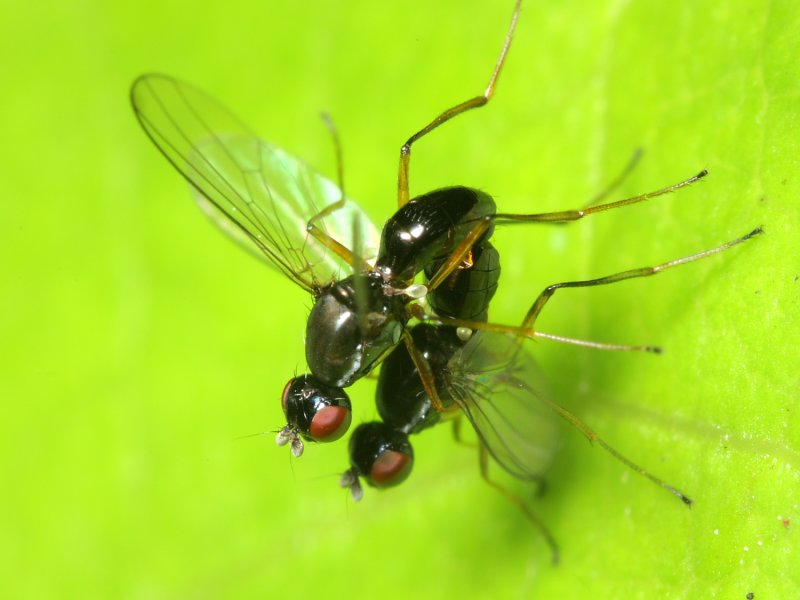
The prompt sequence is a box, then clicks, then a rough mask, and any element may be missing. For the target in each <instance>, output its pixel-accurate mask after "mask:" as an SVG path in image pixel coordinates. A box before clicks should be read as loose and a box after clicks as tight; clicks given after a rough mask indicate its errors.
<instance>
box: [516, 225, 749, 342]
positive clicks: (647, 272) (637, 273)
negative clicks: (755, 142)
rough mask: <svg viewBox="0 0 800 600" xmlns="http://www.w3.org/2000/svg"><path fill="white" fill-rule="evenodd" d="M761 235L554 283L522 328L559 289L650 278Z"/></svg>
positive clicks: (529, 323) (743, 237)
mask: <svg viewBox="0 0 800 600" xmlns="http://www.w3.org/2000/svg"><path fill="white" fill-rule="evenodd" d="M761 233H763V230H762V229H761V228H760V227H758V228H756V229H754V230H753V231H751V232H749V233H747V234H746V235H743V236H742V237H739V238H736V239H735V240H731V241H729V242H726V243H724V244H721V245H719V246H717V247H715V248H711V249H710V250H704V251H702V252H698V253H696V254H691V255H689V256H684V257H682V258H676V259H675V260H670V261H668V262H665V263H661V264H660V265H656V266H654V267H641V268H638V269H630V270H628V271H622V272H620V273H614V274H613V275H607V276H605V277H600V278H598V279H589V280H586V281H565V282H562V283H554V284H553V285H549V286H547V287H546V288H545V289H544V290H543V291H542V293H541V294H539V296H538V297H537V298H536V300H535V301H534V303H533V305H532V306H531V308H530V309H529V310H528V313H527V314H526V315H525V319H524V320H523V321H522V327H525V328H532V327H533V325H534V323H535V322H536V319H537V318H538V316H539V313H541V312H542V309H543V308H544V305H545V304H546V303H547V301H548V300H550V298H551V297H552V296H553V294H555V293H556V290H559V289H561V288H577V287H593V286H596V285H607V284H609V283H616V282H618V281H625V280H626V279H635V278H638V277H650V276H651V275H655V274H657V273H660V272H661V271H666V270H667V269H670V268H672V267H677V266H680V265H685V264H687V263H690V262H694V261H696V260H700V259H702V258H706V257H708V256H712V255H714V254H717V253H719V252H722V251H724V250H727V249H728V248H731V247H733V246H736V245H737V244H741V243H742V242H746V241H747V240H749V239H750V238H752V237H754V236H756V235H759V234H761Z"/></svg>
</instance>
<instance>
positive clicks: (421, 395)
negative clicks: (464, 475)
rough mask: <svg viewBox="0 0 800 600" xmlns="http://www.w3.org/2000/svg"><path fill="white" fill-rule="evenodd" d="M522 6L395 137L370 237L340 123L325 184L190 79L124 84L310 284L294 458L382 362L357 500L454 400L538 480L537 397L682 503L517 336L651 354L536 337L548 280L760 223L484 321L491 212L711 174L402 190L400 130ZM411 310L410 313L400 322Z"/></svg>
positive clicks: (192, 164)
mask: <svg viewBox="0 0 800 600" xmlns="http://www.w3.org/2000/svg"><path fill="white" fill-rule="evenodd" d="M519 11H520V0H517V2H516V4H515V7H514V13H513V16H512V20H511V25H510V27H509V29H508V32H507V34H506V37H505V42H504V44H503V47H502V50H501V52H500V56H499V58H498V61H497V64H496V66H495V69H494V71H493V73H492V76H491V79H490V82H489V85H488V87H487V88H486V91H485V92H484V93H483V94H482V95H480V96H477V97H475V98H472V99H470V100H467V101H465V102H462V103H460V104H457V105H456V106H454V107H452V108H450V109H448V110H446V111H444V112H443V113H441V114H440V115H439V116H437V117H436V118H435V119H434V120H433V121H431V122H430V123H429V124H428V125H426V126H425V127H424V128H422V129H421V130H419V131H418V132H417V133H415V134H414V135H412V136H411V137H410V138H409V139H408V141H407V142H406V143H405V144H404V145H403V146H402V149H401V152H400V168H399V174H398V186H397V187H398V194H397V196H398V200H397V204H398V210H397V212H396V213H395V214H394V215H393V216H392V217H391V218H390V219H388V220H387V221H386V223H385V225H384V227H383V231H382V232H381V234H380V235H378V233H377V230H376V229H375V228H374V227H373V226H372V225H371V224H370V222H369V219H368V218H367V217H366V215H365V214H364V213H363V212H362V211H361V210H360V209H359V208H358V206H357V205H355V204H354V203H353V202H351V201H350V200H348V199H347V198H346V197H345V195H344V191H343V190H344V186H343V183H342V179H343V177H342V172H343V169H342V162H341V151H340V148H339V141H338V138H337V136H336V135H335V132H334V136H333V137H334V142H335V147H336V150H337V152H336V154H337V163H338V174H339V181H338V186H337V185H335V184H333V183H331V182H330V181H329V180H327V179H325V178H324V177H322V176H321V175H319V174H318V173H317V172H315V171H314V170H312V169H311V168H309V167H308V166H306V165H305V164H304V163H302V162H301V161H299V160H297V159H296V158H294V157H292V156H290V155H289V154H287V153H286V152H284V151H283V150H281V149H279V148H276V147H274V146H272V145H270V144H269V143H267V142H265V141H264V140H262V139H260V138H259V137H258V136H257V135H255V134H254V133H253V132H252V131H251V130H250V129H249V128H248V127H247V126H246V125H245V124H243V123H242V122H241V121H239V120H238V119H237V118H236V117H235V116H233V115H232V114H231V113H230V112H229V111H228V110H227V109H226V108H224V107H223V106H221V105H220V104H218V103H217V102H216V101H215V100H213V99H212V98H210V97H209V96H207V95H205V94H204V93H203V92H201V91H199V90H197V89H196V88H194V87H192V86H190V85H188V84H186V83H183V82H180V81H178V80H175V79H173V78H171V77H168V76H164V75H155V74H151V75H144V76H142V77H140V78H139V79H137V80H136V81H135V82H134V84H133V87H132V89H131V100H132V103H133V108H134V111H135V113H136V116H137V118H138V119H139V122H140V123H141V125H142V127H143V128H144V130H145V132H146V133H147V135H148V136H149V137H150V138H151V139H152V141H153V142H154V143H155V144H156V146H157V147H158V148H159V150H161V152H162V153H163V154H164V155H165V156H166V158H167V159H168V160H169V161H170V162H171V163H172V165H173V166H174V167H175V168H176V169H177V170H178V171H179V172H180V173H181V174H182V175H183V176H184V177H185V178H186V179H187V180H188V182H189V183H190V184H191V186H192V188H193V190H194V192H195V197H196V199H197V201H198V202H199V204H200V206H201V208H203V210H204V211H205V212H206V213H207V214H208V215H209V216H210V217H211V218H212V220H214V221H215V222H216V223H217V225H218V226H219V227H220V228H221V229H223V231H225V232H226V233H227V234H228V235H230V236H231V237H232V238H233V239H234V240H236V241H237V242H239V243H241V244H242V245H244V246H245V247H246V248H248V249H249V250H251V251H254V253H255V254H256V255H257V256H259V257H261V258H263V259H264V260H265V261H266V262H267V263H268V264H270V265H271V266H272V267H274V268H276V269H277V270H279V271H280V272H282V273H283V274H284V275H285V276H287V277H289V278H290V279H292V280H293V281H294V282H295V283H297V284H298V285H299V286H300V287H301V288H303V289H304V290H306V291H307V292H309V293H310V294H311V295H312V297H313V298H314V306H313V308H312V310H311V313H310V315H309V319H308V323H307V330H306V361H307V363H308V366H309V371H310V373H308V374H304V375H301V376H300V377H295V378H293V379H291V380H290V381H289V382H288V383H287V384H286V386H285V389H284V392H283V395H282V406H283V410H284V413H285V415H286V418H287V421H288V423H287V425H286V426H285V427H283V428H282V429H281V431H280V432H279V434H278V442H279V443H280V444H286V443H288V444H289V445H290V446H291V448H292V451H293V453H294V454H295V455H296V456H299V455H300V454H301V452H302V450H303V441H302V440H303V439H305V440H307V441H319V442H326V441H333V440H336V439H338V438H340V437H341V436H342V435H343V434H344V433H345V432H346V430H347V429H348V427H349V425H350V420H351V413H350V408H351V405H350V399H349V397H348V395H347V393H346V392H345V391H344V388H346V387H349V386H350V385H352V384H353V383H355V382H356V381H357V380H358V379H360V378H362V377H363V376H365V375H367V374H368V373H370V372H371V371H372V370H373V369H374V368H375V367H377V366H378V365H380V364H381V363H384V366H383V368H382V370H381V373H380V377H379V381H378V391H377V407H378V412H379V414H380V416H381V418H382V422H375V423H371V424H366V425H362V426H361V427H359V428H358V429H356V431H355V432H354V434H353V436H352V437H351V440H350V462H351V468H350V470H348V471H347V472H346V473H345V475H344V476H343V479H342V483H343V485H346V486H348V487H350V489H351V491H352V492H353V495H354V497H356V498H358V497H360V495H361V488H360V485H359V480H360V479H364V480H365V481H366V482H367V483H369V484H370V485H374V486H378V487H385V486H389V485H393V484H396V483H399V482H400V481H402V480H403V479H404V478H405V477H406V476H407V475H408V473H409V471H410V468H411V464H412V459H413V453H412V451H411V446H410V444H409V443H408V435H409V434H411V433H416V432H419V431H421V430H422V429H424V428H426V427H428V426H430V425H432V424H434V423H436V422H438V421H439V420H441V418H442V417H452V416H460V415H465V416H466V417H467V418H468V419H469V421H470V422H471V423H472V425H473V426H474V428H475V431H476V432H477V435H478V438H479V446H480V448H481V472H482V474H483V475H484V477H485V478H486V479H487V481H488V475H487V455H491V456H492V457H493V458H494V459H495V460H496V461H497V462H498V463H499V464H500V465H501V466H502V467H503V468H504V469H505V470H506V471H508V472H509V473H510V474H512V475H514V476H516V477H518V478H522V479H528V480H538V479H539V477H540V476H541V472H542V470H543V468H544V466H545V463H546V460H545V458H546V455H547V452H546V451H545V450H543V449H546V448H548V447H550V446H552V443H551V441H550V440H549V436H550V433H549V432H550V431H551V430H550V429H549V426H547V425H546V423H547V419H546V418H544V417H543V416H542V408H543V407H544V408H545V409H549V410H550V411H552V412H555V413H556V414H559V415H560V416H561V417H563V418H565V419H566V420H567V421H569V422H570V423H571V424H572V425H574V426H575V427H576V428H578V430H579V431H581V432H582V433H583V434H584V435H585V436H586V437H587V438H588V439H589V440H590V441H593V442H597V443H598V444H599V445H601V446H602V447H603V448H604V449H606V450H607V451H608V452H610V453H611V454H612V455H613V456H615V457H616V458H617V459H619V460H621V461H622V462H624V463H625V464H627V465H628V466H629V467H631V468H632V469H634V470H635V471H637V472H638V473H640V474H642V475H644V476H646V477H648V478H650V479H651V480H652V481H654V482H655V483H657V484H658V485H660V486H662V487H664V488H665V489H667V490H668V491H670V492H671V493H673V494H675V495H676V496H678V497H679V498H680V499H681V500H682V501H683V502H684V503H686V504H687V505H688V504H690V503H691V501H690V500H689V499H688V498H687V497H686V496H685V495H684V494H683V493H681V492H679V491H678V490H677V489H675V488H673V487H672V486H670V485H668V484H666V483H665V482H663V481H662V480H660V479H658V478H656V477H654V476H653V475H651V474H649V473H648V472H647V471H645V470H644V469H642V468H640V467H638V466H637V465H635V464H634V463H632V462H631V461H629V460H628V459H627V458H625V457H623V456H622V455H621V454H619V453H618V452H617V451H616V450H614V449H613V448H612V447H611V446H609V445H608V444H606V443H605V442H604V441H603V440H601V439H600V438H599V437H598V436H597V435H596V434H595V433H594V432H593V431H592V430H591V429H590V428H589V427H587V426H586V425H585V424H584V423H582V422H581V421H580V420H579V419H578V418H577V417H575V416H574V415H572V414H571V413H569V412H567V411H566V410H564V409H563V408H561V407H560V406H558V405H557V404H556V403H554V402H552V401H551V400H549V399H548V397H547V395H546V394H544V393H543V391H542V385H541V380H540V378H539V377H538V374H537V371H536V368H535V364H534V363H533V361H532V359H531V358H530V356H529V355H528V354H527V352H526V350H525V348H524V344H525V342H524V340H525V339H528V338H546V339H554V340H557V341H562V342H567V343H573V344H577V345H584V346H590V347H595V348H600V349H606V350H642V351H658V349H657V348H654V347H651V346H624V345H618V344H606V343H598V342H589V341H584V340H577V339H572V338H565V337H563V336H557V335H550V334H545V333H543V332H540V331H538V330H536V329H535V323H536V320H537V317H538V316H539V314H540V313H541V311H542V309H543V308H544V306H545V304H546V303H547V301H548V300H549V298H550V297H552V295H553V294H554V293H555V291H556V290H557V289H560V288H566V287H589V286H595V285H605V284H609V283H614V282H617V281H622V280H625V279H631V278H635V277H644V276H648V275H654V274H655V273H658V272H660V271H662V270H665V269H667V268H670V267H673V266H677V265H680V264H684V263H687V262H691V261H694V260H698V259H700V258H704V257H706V256H709V255H711V254H715V253H717V252H720V251H722V250H725V249H727V248H729V247H731V246H733V245H735V244H738V243H740V242H742V241H745V240H747V239H749V238H750V237H752V236H753V235H755V234H757V233H760V229H756V230H754V231H752V232H750V233H749V234H747V235H745V236H743V237H741V238H738V239H735V240H733V241H730V242H728V243H726V244H723V245H721V246H718V247H716V248H713V249H710V250H706V251H704V252H700V253H697V254H693V255H691V256H687V257H684V258H680V259H677V260H673V261H670V262H667V263H663V264H661V265H658V266H656V267H647V268H640V269H633V270H630V271H625V272H622V273H616V274H613V275H609V276H606V277H601V278H598V279H592V280H587V281H570V282H563V283H557V284H554V285H551V286H548V287H547V288H545V289H544V291H543V292H542V293H541V294H540V295H539V296H538V297H536V298H535V299H534V300H533V302H532V304H531V306H530V307H529V309H528V311H527V313H526V314H525V317H524V319H523V320H522V322H521V324H519V325H513V326H508V325H499V324H494V323H491V322H489V321H488V318H487V313H488V307H489V302H490V300H491V298H492V295H493V293H494V290H495V289H496V287H497V280H498V277H499V263H498V256H499V255H498V253H497V251H496V250H495V249H494V247H493V246H492V245H491V243H490V242H489V238H490V237H491V235H492V234H493V231H494V227H495V225H502V224H508V223H524V222H527V223H564V222H570V221H575V220H578V219H581V218H583V217H585V216H588V215H590V214H593V213H597V212H601V211H606V210H610V209H613V208H619V207H622V206H627V205H630V204H635V203H638V202H642V201H645V200H648V199H650V198H653V197H655V196H659V195H662V194H666V193H669V192H673V191H675V190H677V189H679V188H681V187H684V186H687V185H689V184H691V183H693V182H695V181H697V180H698V179H700V178H702V177H703V176H705V174H706V172H705V171H703V172H701V173H699V174H698V175H696V176H694V177H691V178H689V179H687V180H685V181H682V182H680V183H677V184H674V185H671V186H668V187H666V188H663V189H660V190H658V191H655V192H651V193H647V194H642V195H639V196H635V197H631V198H626V199H623V200H618V201H615V202H608V203H604V204H599V203H594V204H593V205H591V206H589V207H587V208H584V209H578V210H565V211H560V212H553V213H541V214H511V213H499V212H497V210H496V206H495V203H494V200H493V199H492V198H491V196H489V195H488V194H486V193H484V192H482V191H480V190H476V189H471V188H466V187H446V188H442V189H439V190H436V191H433V192H430V193H427V194H424V195H421V196H417V197H415V198H413V199H411V197H410V194H409V177H408V173H409V163H410V156H411V148H412V145H413V144H414V143H415V142H416V141H417V140H419V139H420V138H422V137H423V136H425V135H427V134H428V133H430V132H431V131H433V130H434V129H435V128H437V127H438V126H439V125H441V124H443V123H445V122H446V121H448V120H450V119H452V118H453V117H455V116H457V115H459V114H461V113H463V112H466V111H468V110H471V109H474V108H478V107H481V106H483V105H485V104H486V103H488V102H489V100H490V99H491V97H492V95H493V93H494V90H495V85H496V83H497V78H498V76H499V74H500V72H501V70H502V67H503V64H504V62H505V59H506V56H507V53H508V49H509V46H510V44H511V40H512V37H513V33H514V29H515V26H516V23H517V18H518V16H519ZM331 131H333V128H332V127H331ZM376 249H377V250H376ZM419 279H423V281H424V283H419V282H418V280H419ZM414 320H415V321H419V322H420V323H419V324H417V325H415V326H413V327H411V326H410V323H411V322H412V321H414ZM490 483H492V485H494V486H495V487H498V488H499V486H497V484H496V483H494V482H491V481H490ZM499 489H501V491H503V493H505V495H506V496H508V497H509V498H510V499H511V500H512V501H514V502H515V503H516V504H518V505H519V506H520V507H521V508H522V509H523V510H524V511H525V513H526V514H527V515H528V517H529V518H530V519H531V520H532V521H533V522H534V523H535V524H536V525H537V527H539V528H540V530H542V532H543V533H544V535H545V537H546V539H547V540H548V542H549V544H550V546H551V549H552V552H553V556H554V557H555V556H556V549H555V543H554V541H553V539H552V536H551V535H550V534H549V533H548V532H547V530H546V529H545V528H544V527H543V525H542V524H541V523H540V522H539V520H538V519H537V518H536V517H535V516H534V515H533V514H532V513H531V512H530V511H529V510H528V509H527V507H526V506H525V504H524V503H523V502H521V501H520V500H519V499H518V498H517V497H516V496H513V495H512V494H510V493H508V492H506V491H505V490H503V489H502V488H499Z"/></svg>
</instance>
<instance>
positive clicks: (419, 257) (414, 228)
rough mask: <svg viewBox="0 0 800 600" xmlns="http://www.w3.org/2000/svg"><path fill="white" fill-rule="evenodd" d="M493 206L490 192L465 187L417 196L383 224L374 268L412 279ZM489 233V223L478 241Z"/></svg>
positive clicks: (494, 209) (461, 236)
mask: <svg viewBox="0 0 800 600" xmlns="http://www.w3.org/2000/svg"><path fill="white" fill-rule="evenodd" d="M496 210H497V208H496V206H495V203H494V200H493V199H492V197H491V196H489V195H488V194H485V193H483V192H481V191H480V190H476V189H472V188H467V187H448V188H442V189H440V190H435V191H433V192H430V193H428V194H424V195H422V196H417V197H416V198H414V199H413V200H411V201H410V202H409V203H408V204H406V205H405V206H403V207H402V208H401V209H400V210H398V211H397V212H396V213H395V214H394V216H393V217H392V218H391V219H389V220H388V221H387V222H386V225H384V227H383V233H382V234H381V246H380V250H379V252H378V259H377V262H376V268H377V270H378V271H380V272H381V273H383V274H384V275H385V276H388V277H391V278H393V279H399V280H411V279H413V277H414V276H415V275H416V274H417V273H419V272H420V271H422V269H423V268H424V267H425V266H426V265H429V264H431V263H432V262H434V261H436V260H437V259H440V258H443V257H445V256H447V255H449V254H450V253H451V252H452V251H453V250H454V249H455V248H456V247H457V246H458V244H459V243H460V242H461V241H462V240H463V239H464V237H465V236H466V235H467V234H468V233H469V232H470V231H472V229H473V227H475V225H476V224H477V223H478V222H479V221H480V220H481V219H484V218H486V217H488V216H490V215H493V214H495V212H496ZM491 235H492V227H491V226H490V227H489V229H488V230H487V231H486V233H485V234H484V235H483V236H482V237H481V239H480V240H477V243H478V244H480V243H481V242H482V241H483V240H486V239H488V238H489V237H490V236H491Z"/></svg>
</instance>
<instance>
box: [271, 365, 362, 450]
mask: <svg viewBox="0 0 800 600" xmlns="http://www.w3.org/2000/svg"><path fill="white" fill-rule="evenodd" d="M281 406H282V407H283V414H284V415H286V421H287V427H288V428H289V430H290V431H292V432H294V434H295V435H300V436H301V437H303V438H305V439H307V440H309V441H316V442H333V441H334V440H338V439H339V438H340V437H342V436H343V435H344V433H345V432H346V431H347V429H348V427H350V418H351V416H350V398H348V397H347V393H345V391H344V390H343V389H342V388H336V387H332V386H329V385H325V384H324V383H322V382H321V381H320V380H319V379H317V378H316V377H314V376H313V375H310V374H308V375H301V376H299V377H295V378H294V379H291V380H289V383H287V384H286V387H284V388H283V393H282V394H281Z"/></svg>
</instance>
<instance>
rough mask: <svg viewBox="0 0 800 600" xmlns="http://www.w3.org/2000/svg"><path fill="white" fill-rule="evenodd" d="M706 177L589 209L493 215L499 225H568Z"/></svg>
mask: <svg viewBox="0 0 800 600" xmlns="http://www.w3.org/2000/svg"><path fill="white" fill-rule="evenodd" d="M706 175H708V171H706V170H705V169H703V170H702V171H700V172H699V173H698V174H697V175H694V176H692V177H689V178H688V179H684V180H683V181H679V182H678V183H674V184H672V185H669V186H667V187H665V188H661V189H660V190H656V191H654V192H648V193H646V194H639V195H638V196H632V197H630V198H624V199H623V200H616V201H614V202H607V203H605V204H594V202H595V201H596V200H595V201H593V202H592V203H591V204H590V205H589V206H588V207H586V208H583V209H577V210H562V211H556V212H547V213H538V214H532V215H525V214H512V213H497V214H495V215H493V219H494V220H495V221H498V222H499V223H502V224H503V225H511V224H515V223H566V222H569V221H577V220H579V219H582V218H583V217H587V216H589V215H591V214H594V213H599V212H604V211H607V210H612V209H614V208H621V207H623V206H629V205H631V204H638V203H639V202H644V201H646V200H650V199H651V198H655V197H657V196H663V195H664V194H669V193H671V192H675V191H677V190H679V189H681V188H683V187H686V186H688V185H691V184H693V183H695V182H697V181H699V180H700V179H702V178H703V177H705V176H706ZM604 193H605V192H604Z"/></svg>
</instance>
